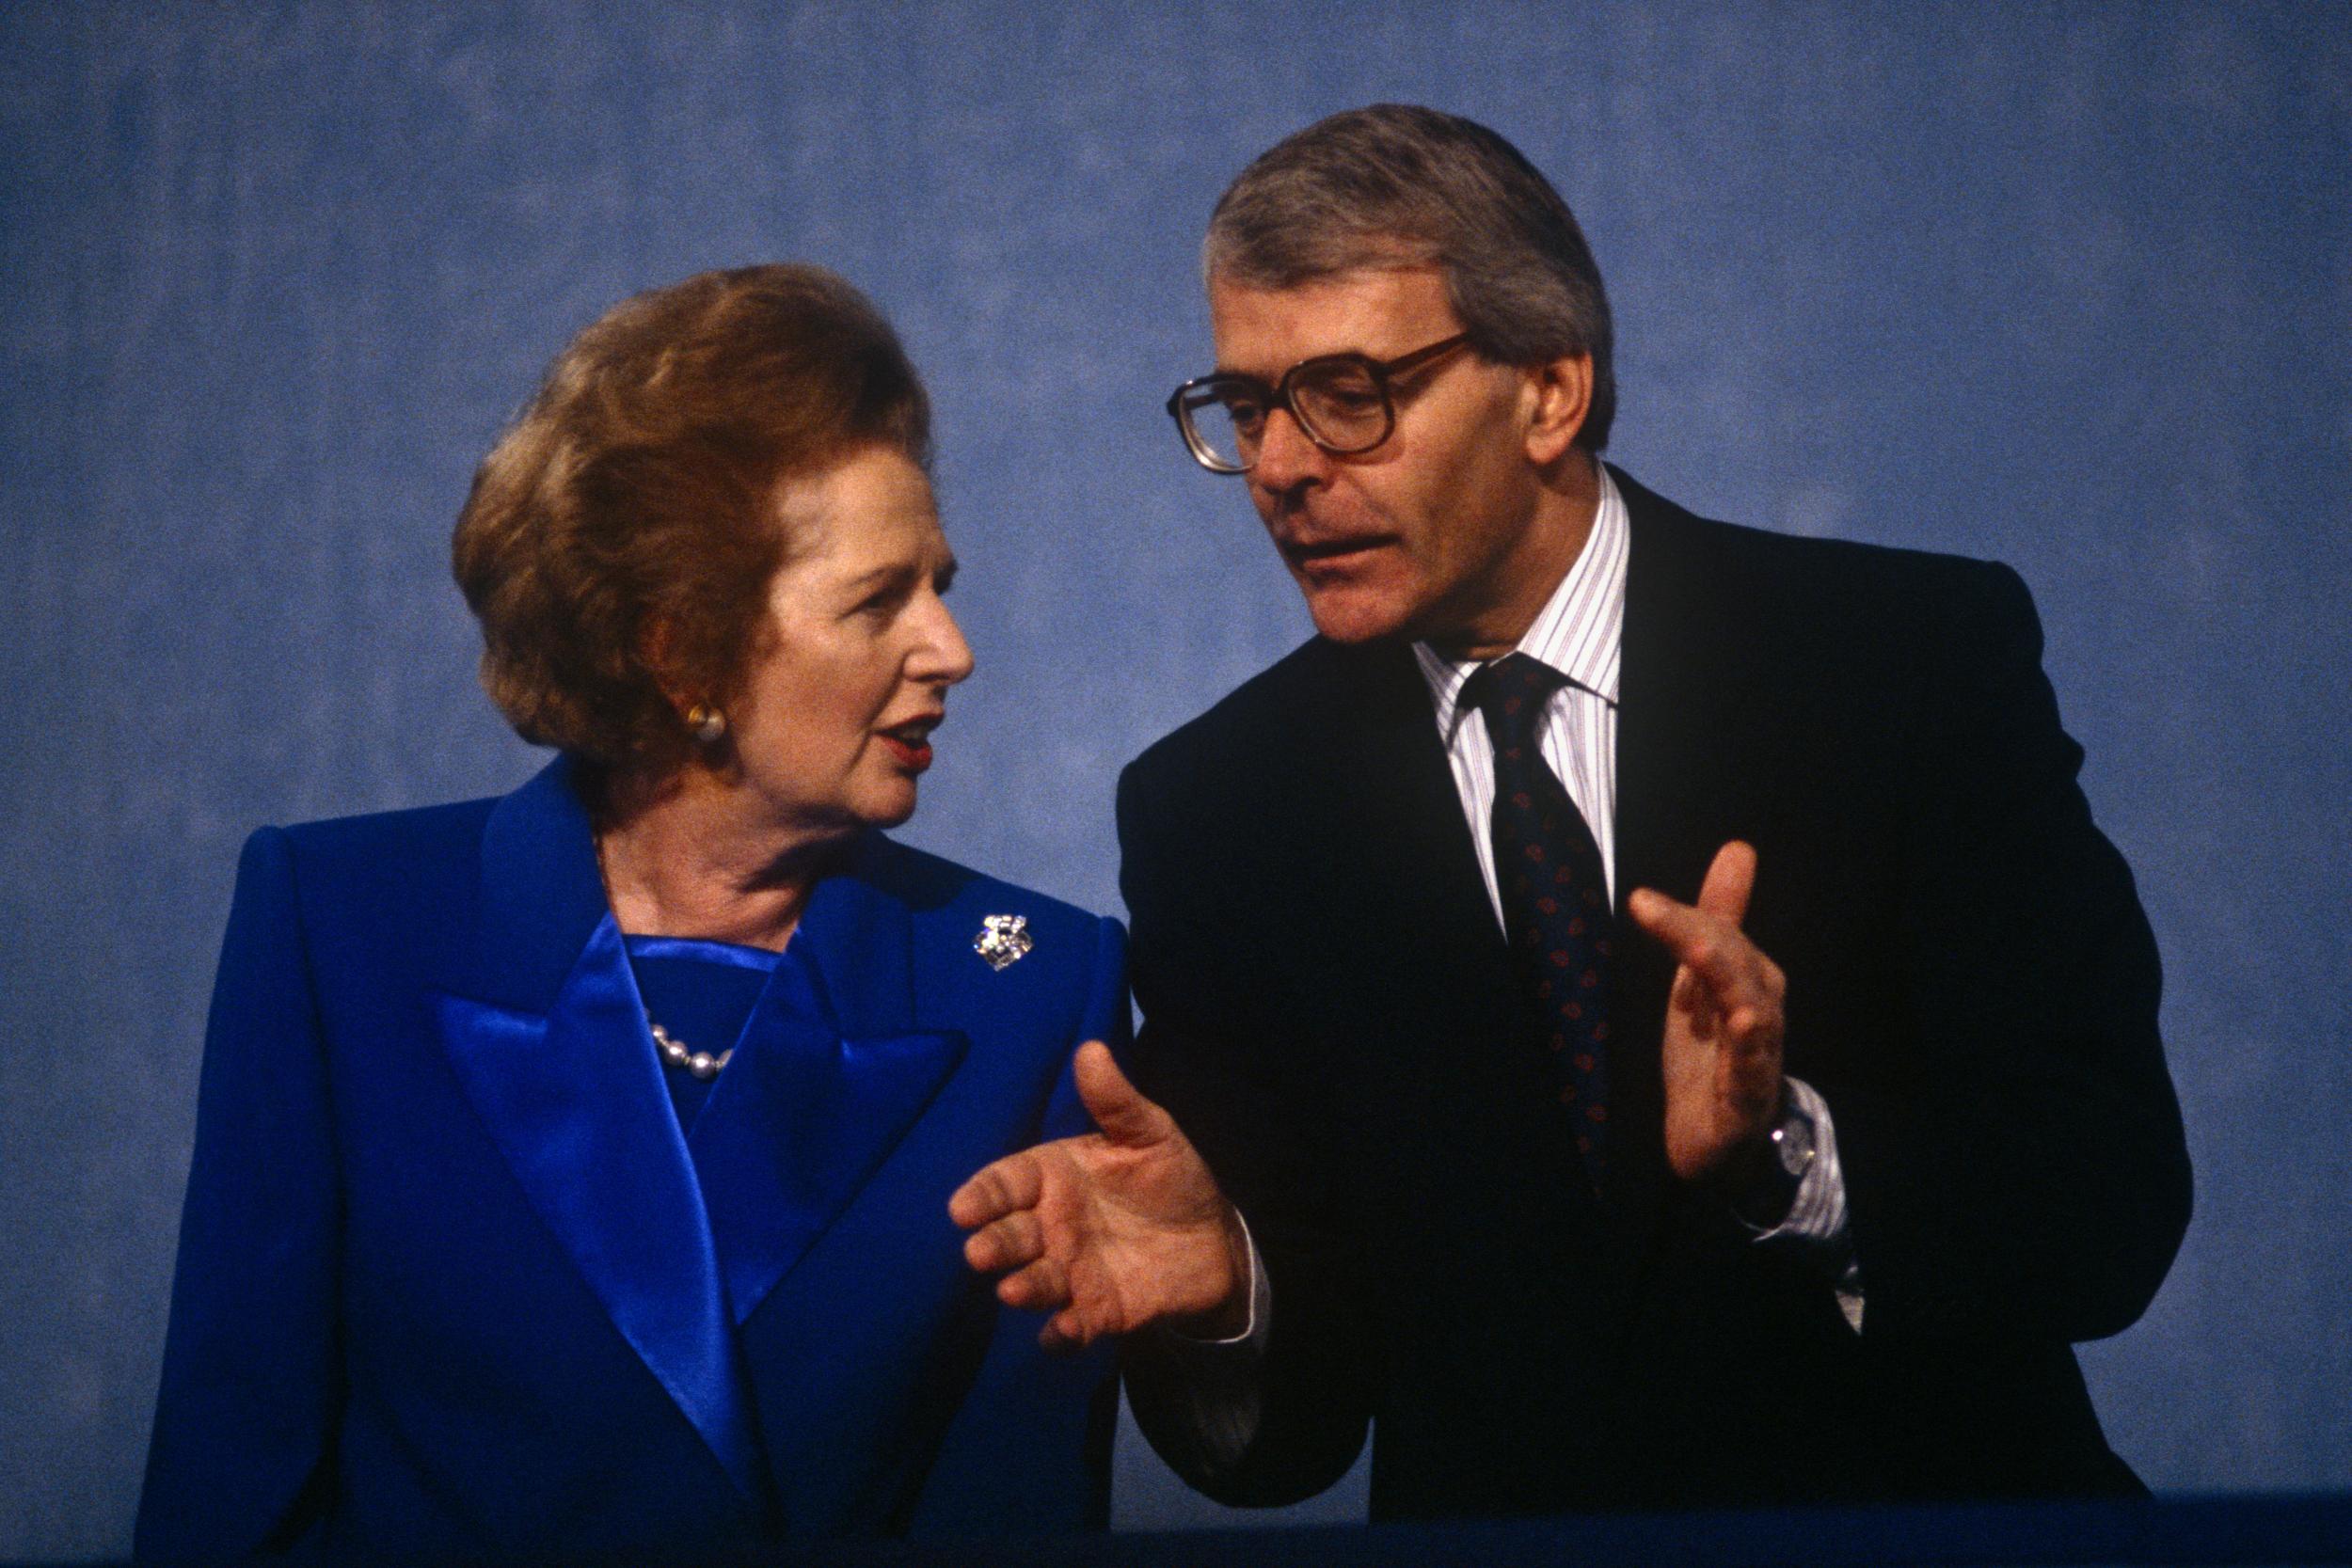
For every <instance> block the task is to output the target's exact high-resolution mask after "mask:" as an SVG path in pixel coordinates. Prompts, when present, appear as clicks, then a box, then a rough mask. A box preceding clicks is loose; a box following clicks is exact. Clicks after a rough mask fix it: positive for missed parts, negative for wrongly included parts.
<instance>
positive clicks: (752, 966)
mask: <svg viewBox="0 0 2352 1568" xmlns="http://www.w3.org/2000/svg"><path fill="white" fill-rule="evenodd" d="M624 945H625V946H626V947H627V948H628V967H629V971H630V973H631V974H634V975H635V976H636V978H637V994H638V996H639V998H640V999H642V1000H643V1001H644V1004H645V1011H646V1013H647V1014H648V1015H649V1016H650V1017H651V1018H652V1019H653V1020H654V1021H655V1022H659V1023H660V1025H661V1029H662V1032H663V1033H664V1034H666V1035H668V1036H669V1037H671V1038H672V1039H674V1040H675V1041H677V1042H678V1043H679V1044H680V1045H683V1046H685V1047H686V1049H688V1050H689V1051H703V1052H707V1053H710V1054H711V1055H713V1056H716V1055H718V1054H719V1053H721V1052H723V1051H729V1050H732V1049H734V1047H735V1046H736V1044H737V1043H738V1042H739V1040H741V1038H742V1037H743V1027H744V1025H745V1024H747V1023H749V1022H751V1017H752V1009H753V1008H754V1007H756V1006H759V1003H760V999H761V998H762V997H763V996H764V995H765V994H766V993H767V992H768V990H770V989H771V987H772V988H773V989H774V990H775V991H776V1004H777V1006H779V1007H780V1008H782V1009H783V1010H784V1011H785V1012H786V1013H787V1014H789V1015H791V1016H793V1017H796V1018H800V1019H803V1020H807V1021H809V1022H820V1023H821V1022H825V1015H824V1013H823V1012H822V1011H820V1010H819V1009H818V1006H817V996H816V991H815V990H814V989H813V981H812V979H811V977H810V975H809V973H808V965H807V963H806V962H805V961H804V960H803V959H802V958H797V957H795V956H794V955H795V954H797V953H798V952H799V951H801V946H800V944H799V943H793V944H790V945H788V946H787V948H786V949H785V951H784V952H782V953H771V952H770V951H769V950H768V949H766V948H764V947H739V946H737V945H736V944H735V943H733V942H705V941H702V940H700V939H697V938H692V937H628V938H625V939H624ZM661 1076H662V1078H663V1080H664V1081H665V1082H666V1083H667V1084H668V1085H669V1088H670V1105H671V1108H672V1109H673V1110H675V1111H676V1113H677V1123H678V1130H679V1131H680V1132H692V1131H693V1130H694V1118H695V1117H698V1116H700V1115H701V1114H702V1108H703V1102H704V1101H707V1100H708V1099H709V1098H710V1090H711V1087H712V1086H713V1085H716V1084H717V1083H718V1081H719V1080H718V1079H717V1078H697V1077H695V1076H694V1075H693V1074H692V1073H691V1072H689V1071H688V1070H687V1069H684V1068H682V1067H672V1066H670V1065H669V1064H668V1063H666V1062H665V1063H663V1064H662V1073H661ZM690 1147H691V1146H690Z"/></svg>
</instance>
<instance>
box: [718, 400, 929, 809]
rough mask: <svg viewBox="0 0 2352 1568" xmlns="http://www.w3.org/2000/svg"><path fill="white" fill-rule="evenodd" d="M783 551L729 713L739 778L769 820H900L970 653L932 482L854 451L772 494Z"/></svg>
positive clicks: (917, 471)
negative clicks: (785, 541)
mask: <svg viewBox="0 0 2352 1568" xmlns="http://www.w3.org/2000/svg"><path fill="white" fill-rule="evenodd" d="M777 505H778V508H779V511H780V513H781V515H782V522H783V524H784V527H785V529H786V531H787V537H788V538H789V539H790V540H791V545H790V546H789V550H788V553H787V559H786V562H785V564H784V566H783V568H782V569H781V570H779V571H778V572H777V573H776V576H775V580H774V582H773V583H771V585H770V588H769V591H768V623H767V627H766V635H765V637H764V639H763V641H764V644H765V645H764V647H763V649H762V650H761V651H760V652H759V653H757V654H756V655H755V657H754V662H753V665H752V668H751V670H750V673H749V674H748V676H747V678H746V680H745V683H744V687H743V689H742V691H741V692H740V694H739V696H738V697H737V698H736V700H735V702H734V704H733V705H732V707H731V708H730V710H729V712H728V715H727V718H728V722H729V728H730V732H731V734H732V736H733V737H734V742H735V752H736V757H737V760H738V762H739V766H740V768H741V770H742V771H741V779H742V783H743V784H744V785H745V786H747V787H748V788H750V789H751V790H752V791H754V792H755V795H756V796H757V798H758V799H759V800H760V802H761V804H762V805H763V806H764V807H765V808H766V810H767V813H768V814H769V815H770V816H771V817H772V819H773V820H774V821H775V823H776V825H777V826H779V827H782V828H787V829H788V830H791V831H793V832H820V833H831V832H842V831H846V830H850V829H854V828H859V827H891V826H895V825H896V824H898V823H900V822H903V821H905V820H906V819H907V818H908V817H909V816H912V815H914V781H915V780H916V779H917V778H919V777H920V776H921V775H922V772H923V770H924V769H925V768H929V767H930V762H931V748H930V732H931V730H932V728H933V727H934V726H936V725H937V724H938V723H939V721H940V720H941V719H942V718H943V717H944V716H945V714H946V693H947V688H949V687H951V686H953V685H955V683H956V682H958V681H960V680H961V679H963V677H964V676H966V675H968V674H970V673H972V650H971V649H970V648H969V647H967V646H966V645H965V644H964V641H963V633H962V632H961V630H960V629H958V627H957V626H956V622H955V617H954V616H952V615H950V614H948V613H947V607H946V604H945V603H944V602H942V600H941V598H940V595H941V594H944V593H946V589H947V584H948V581H949V579H950V578H953V577H954V576H955V571H956V558H955V556H954V555H953V554H952V553H951V552H950V551H949V550H948V548H947V537H946V534H944V533H942V532H941V531H940V528H939V513H938V509H937V507H936V506H935V505H934V504H933V502H932V499H931V487H930V481H929V480H927V479H925V478H924V476H923V470H922V469H921V468H919V467H916V466H915V464H914V462H913V460H911V459H910V458H908V457H907V456H906V455H905V454H904V453H903V452H900V451H895V450H893V449H891V448H889V447H882V446H873V447H864V448H860V449H859V450H857V451H853V452H851V453H850V455H849V456H848V457H846V458H844V459H843V460H842V461H840V462H839V463H836V464H835V465H834V467H831V468H829V469H827V470H825V471H824V472H823V473H821V474H818V475H816V476H814V477H813V478H809V479H805V480H802V481H799V482H797V483H791V484H787V486H786V487H785V488H784V490H783V492H782V493H781V495H780V496H779V498H778V501H777Z"/></svg>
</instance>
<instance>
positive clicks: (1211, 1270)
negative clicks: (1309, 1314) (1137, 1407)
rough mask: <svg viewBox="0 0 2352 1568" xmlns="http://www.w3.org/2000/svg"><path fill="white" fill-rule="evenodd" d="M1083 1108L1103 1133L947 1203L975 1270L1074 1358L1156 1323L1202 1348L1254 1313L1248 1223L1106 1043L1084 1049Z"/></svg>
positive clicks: (1041, 1150) (1035, 1154)
mask: <svg viewBox="0 0 2352 1568" xmlns="http://www.w3.org/2000/svg"><path fill="white" fill-rule="evenodd" d="M1073 1070H1074V1071H1075V1073H1076V1076H1077V1081H1078V1096H1079V1098H1080V1099H1081V1100H1082V1101H1085V1102H1086V1108H1087V1111H1088V1112H1089V1115H1091V1116H1092V1117H1094V1124H1095V1126H1096V1127H1098V1128H1100V1129H1101V1131H1100V1132H1089V1133H1087V1134H1085V1135H1084V1136H1082V1137H1075V1138H1061V1139H1057V1140H1056V1141H1055V1142H1053V1143H1047V1144H1040V1145H1038V1146H1037V1147H1036V1148H1029V1149H1024V1150H1023V1151H1022V1152H1020V1153H1018V1154H1010V1155H1007V1156H1006V1157H1005V1158H1004V1159H1002V1160H998V1161H996V1162H995V1163H994V1164H991V1165H988V1166H987V1167H985V1168H984V1169H982V1170H981V1171H980V1172H979V1174H978V1175H977V1176H975V1177H973V1178H972V1180H969V1181H966V1182H965V1183H964V1184H963V1185H962V1186H961V1187H959V1188H957V1189H956V1193H955V1196H952V1197H950V1198H949V1199H948V1200H947V1216H948V1218H950V1219H952V1220H954V1221H955V1222H956V1224H958V1225H960V1226H961V1227H963V1228H964V1229H966V1230H969V1231H971V1232H972V1234H971V1235H970V1236H969V1237H967V1238H966V1239H965V1241H964V1243H963V1256H964V1259H965V1260H966V1261H967V1262H969V1263H970V1264H971V1265H972V1266H973V1267H974V1268H976V1269H978V1270H980V1271H981V1272H983V1273H986V1274H999V1275H1004V1277H1003V1278H1002V1279H999V1280H998V1281H997V1282H996V1297H997V1299H998V1300H999V1301H1002V1302H1004V1303H1005V1304H1006V1305H1007V1306H1009V1307H1025V1308H1029V1309H1032V1310H1036V1311H1041V1312H1051V1313H1052V1314H1053V1316H1052V1317H1051V1318H1049V1319H1048V1320H1047V1321H1046V1324H1045V1328H1044V1330H1043V1332H1041V1334H1040V1335H1039V1336H1038V1340H1039V1342H1040V1343H1041V1344H1044V1345H1046V1346H1049V1347H1057V1348H1058V1347H1064V1346H1068V1347H1075V1346H1078V1345H1083V1344H1085V1343H1087V1342H1088V1341H1089V1340H1091V1339H1095V1338H1101V1337H1102V1336H1104V1335H1105V1334H1125V1333H1129V1332H1132V1331H1133V1330H1135V1329H1138V1328H1141V1327H1143V1326H1145V1325H1146V1324H1148V1323H1168V1325H1169V1326H1171V1327H1175V1328H1178V1329H1181V1330H1183V1331H1185V1332H1188V1333H1192V1334H1196V1335H1200V1336H1202V1337H1205V1338H1221V1337H1224V1336H1229V1335H1232V1334H1237V1333H1239V1332H1240V1331H1241V1330H1242V1328H1243V1327H1245V1326H1246V1324H1247V1319H1248V1299H1249V1298H1248V1290H1249V1278H1248V1267H1249V1264H1248V1242H1247V1241H1246V1240H1245V1238H1244V1234H1243V1231H1242V1228H1241V1220H1240V1217H1239V1216H1238V1215H1237V1214H1235V1213H1234V1212H1233V1207H1232V1204H1230V1203H1228V1202H1226V1201H1225V1195H1224V1194H1223V1193H1221V1192H1220V1191H1218V1189H1217V1185H1216V1178H1215V1177H1213V1176H1211V1175H1210V1174H1209V1167H1208V1166H1207V1165H1206V1164H1203V1163H1202V1162H1201V1159H1200V1155H1199V1154H1198V1153H1197V1152H1195V1151H1194V1149H1193V1147H1192V1142H1191V1140H1190V1139H1188V1138H1186V1137H1185V1136H1184V1132H1183V1131H1182V1130H1181V1129H1179V1128H1178V1127H1177V1125H1176V1121H1175V1118H1174V1117H1170V1116H1169V1115H1168V1113H1167V1112H1166V1111H1163V1110H1161V1109H1160V1108H1159V1107H1158V1106H1157V1105H1154V1104H1153V1103H1152V1101H1149V1100H1146V1099H1145V1098H1144V1097H1143V1096H1142V1095H1141V1094H1140V1093H1138V1092H1137V1091H1136V1087H1135V1085H1132V1084H1130V1083H1128V1082H1127V1079H1126V1076H1125V1075H1124V1074H1122V1073H1121V1072H1120V1070H1119V1064H1118V1063H1117V1062H1115V1061H1113V1060H1112V1059H1111V1053H1110V1051H1109V1049H1108V1048H1107V1047H1105V1046H1104V1044H1103V1043H1102V1042H1101V1041H1100V1040H1089V1041H1088V1042H1087V1043H1086V1044H1084V1045H1082V1046H1080V1047H1079V1048H1078V1054H1077V1060H1076V1062H1075V1064H1074V1068H1073Z"/></svg>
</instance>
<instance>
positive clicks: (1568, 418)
mask: <svg viewBox="0 0 2352 1568" xmlns="http://www.w3.org/2000/svg"><path fill="white" fill-rule="evenodd" d="M1520 373H1521V374H1522V375H1524V376H1525V377H1526V380H1525V382H1524V383H1523V386H1524V388H1525V404H1524V406H1525V407H1526V408H1527V437H1526V441H1527V458H1528V461H1529V462H1531V463H1533V464H1534V465H1535V466H1536V467H1539V468H1548V467H1551V465H1552V464H1554V463H1557V462H1558V461H1559V460H1560V459H1561V458H1562V457H1564V456H1565V455H1566V453H1567V451H1568V450H1569V449H1570V448H1571V447H1573V446H1575V445H1576V437H1577V434H1578V432H1580V431H1581V430H1582V429H1583V428H1584V420H1585V417H1586V416H1587V415H1589V414H1591V413H1592V411H1593V356H1591V355H1589V354H1570V355H1564V356H1561V357H1560V358H1557V359H1549V360H1546V361H1544V362H1543V363H1542V364H1538V365H1530V366H1528V367H1527V368H1526V369H1525V370H1523V371H1522V372H1520Z"/></svg>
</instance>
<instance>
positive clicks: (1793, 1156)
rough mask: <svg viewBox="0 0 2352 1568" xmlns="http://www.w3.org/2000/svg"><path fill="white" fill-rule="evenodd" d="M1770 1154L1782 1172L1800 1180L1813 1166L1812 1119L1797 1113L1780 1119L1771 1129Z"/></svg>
mask: <svg viewBox="0 0 2352 1568" xmlns="http://www.w3.org/2000/svg"><path fill="white" fill-rule="evenodd" d="M1772 1152H1773V1153H1775V1154H1777V1155H1779V1156H1780V1168H1781V1169H1782V1170H1783V1171H1784V1172H1786V1173H1787V1174H1788V1175H1789V1176H1792V1177H1796V1178H1798V1179H1800V1180H1802V1179H1803V1178H1804V1173H1805V1171H1806V1170H1807V1169H1809V1168H1810V1167H1811V1166H1812V1164H1813V1118H1812V1117H1808V1116H1805V1115H1804V1114H1803V1113H1802V1112H1798V1111H1791V1112H1789V1113H1788V1115H1787V1116H1785V1117H1781V1118H1780V1125H1779V1126H1778V1127H1775V1128H1773V1129H1772Z"/></svg>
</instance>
